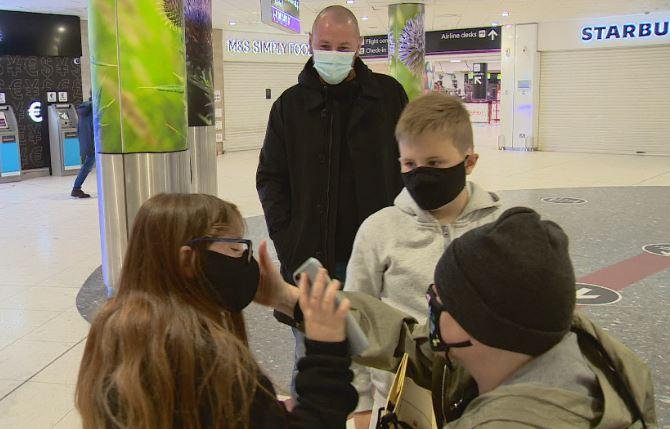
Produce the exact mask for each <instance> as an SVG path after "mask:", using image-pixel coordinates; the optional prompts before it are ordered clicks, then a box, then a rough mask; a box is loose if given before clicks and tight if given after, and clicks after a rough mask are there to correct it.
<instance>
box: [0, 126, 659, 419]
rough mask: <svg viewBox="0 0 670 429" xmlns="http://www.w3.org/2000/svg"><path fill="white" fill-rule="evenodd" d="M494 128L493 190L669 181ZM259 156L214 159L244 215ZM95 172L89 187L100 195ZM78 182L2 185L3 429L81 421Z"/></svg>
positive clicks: (249, 210) (86, 210) (222, 187)
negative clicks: (510, 138) (503, 135)
mask: <svg viewBox="0 0 670 429" xmlns="http://www.w3.org/2000/svg"><path fill="white" fill-rule="evenodd" d="M496 135H497V130H496V129H495V128H494V129H488V128H478V129H476V142H477V145H478V151H479V153H480V154H481V160H480V163H479V165H478V167H477V169H476V171H475V173H474V175H473V179H474V180H475V181H477V182H479V183H480V184H482V185H483V186H485V187H486V188H488V189H491V190H516V189H535V188H577V187H610V186H670V159H669V158H661V157H648V156H622V155H590V154H565V153H525V152H523V153H521V152H500V151H497V150H496V149H495V136H496ZM257 159H258V152H257V151H250V152H238V153H228V154H225V155H224V156H222V157H220V158H219V161H218V167H219V173H218V180H219V194H220V196H221V197H223V198H225V199H228V200H230V201H233V202H235V203H237V204H238V205H239V206H240V208H241V210H242V212H243V214H244V215H245V216H247V217H252V216H257V215H260V214H262V210H261V208H260V204H259V202H258V198H257V195H256V190H255V170H256V164H257ZM92 179H93V178H92V177H91V179H89V182H88V183H87V184H86V185H85V186H84V188H85V190H88V191H93V194H95V193H96V192H95V191H94V188H95V184H94V181H93V180H92ZM72 180H73V179H72V178H51V177H49V178H39V179H33V180H28V181H24V182H20V183H16V184H0V428H3V429H5V428H7V429H14V428H30V429H41V428H59V429H61V428H68V429H70V428H78V427H80V422H79V418H78V415H77V412H76V410H74V405H73V394H74V385H75V382H76V377H77V369H78V364H79V360H80V359H81V355H82V353H83V342H84V340H85V338H86V335H87V330H88V325H87V324H86V322H85V321H83V319H81V317H80V316H79V315H78V313H77V310H76V307H75V296H76V294H77V291H78V289H79V287H80V286H81V285H82V283H83V282H84V280H85V279H86V278H87V277H88V275H89V274H90V273H91V272H92V271H93V270H94V269H95V268H96V267H97V266H99V265H100V243H99V231H98V218H97V216H98V209H97V200H96V199H95V198H93V199H90V200H74V199H70V198H69V197H68V194H69V187H70V186H71V183H72ZM669 192H670V189H669ZM613 203H616V202H613ZM666 400H668V399H667V398H666ZM669 401H670V400H669ZM668 424H670V422H668Z"/></svg>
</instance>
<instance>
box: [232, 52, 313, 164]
mask: <svg viewBox="0 0 670 429" xmlns="http://www.w3.org/2000/svg"><path fill="white" fill-rule="evenodd" d="M303 67H304V64H299V63H284V64H281V63H251V62H225V63H224V72H225V79H224V90H223V95H224V106H225V130H226V135H225V142H224V145H223V148H224V150H226V151H235V150H247V149H258V148H260V147H261V146H262V145H263V138H264V137H265V129H266V127H267V123H268V116H269V114H270V109H271V107H272V103H274V102H275V100H277V98H279V96H280V95H281V94H282V93H283V92H284V91H285V90H286V89H288V88H290V87H291V86H293V85H295V84H296V83H298V75H299V74H300V72H301V71H302V69H303ZM266 89H271V90H272V99H270V100H266V98H265V90H266Z"/></svg>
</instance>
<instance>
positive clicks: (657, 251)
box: [642, 243, 670, 257]
mask: <svg viewBox="0 0 670 429" xmlns="http://www.w3.org/2000/svg"><path fill="white" fill-rule="evenodd" d="M642 250H644V251H645V252H647V253H651V254H652V255H658V256H667V257H670V243H662V244H647V245H646V246H644V247H643V248H642Z"/></svg>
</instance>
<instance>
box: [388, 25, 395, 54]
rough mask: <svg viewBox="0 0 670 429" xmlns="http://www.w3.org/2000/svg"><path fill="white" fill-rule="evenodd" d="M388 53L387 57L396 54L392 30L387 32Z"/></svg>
mask: <svg viewBox="0 0 670 429" xmlns="http://www.w3.org/2000/svg"><path fill="white" fill-rule="evenodd" d="M388 51H389V57H391V56H393V55H395V54H396V52H395V37H393V30H391V31H389V37H388Z"/></svg>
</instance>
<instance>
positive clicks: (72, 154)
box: [49, 103, 81, 176]
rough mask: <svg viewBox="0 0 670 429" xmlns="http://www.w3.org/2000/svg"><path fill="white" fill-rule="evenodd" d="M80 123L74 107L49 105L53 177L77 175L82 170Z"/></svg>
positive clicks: (70, 105)
mask: <svg viewBox="0 0 670 429" xmlns="http://www.w3.org/2000/svg"><path fill="white" fill-rule="evenodd" d="M78 121H79V118H78V117H77V111H76V110H75V108H74V105H72V104H62V103H58V104H51V105H49V145H50V148H51V174H52V175H53V176H66V175H70V174H77V173H78V172H79V169H80V168H81V156H80V155H79V137H78V136H77V123H78Z"/></svg>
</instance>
